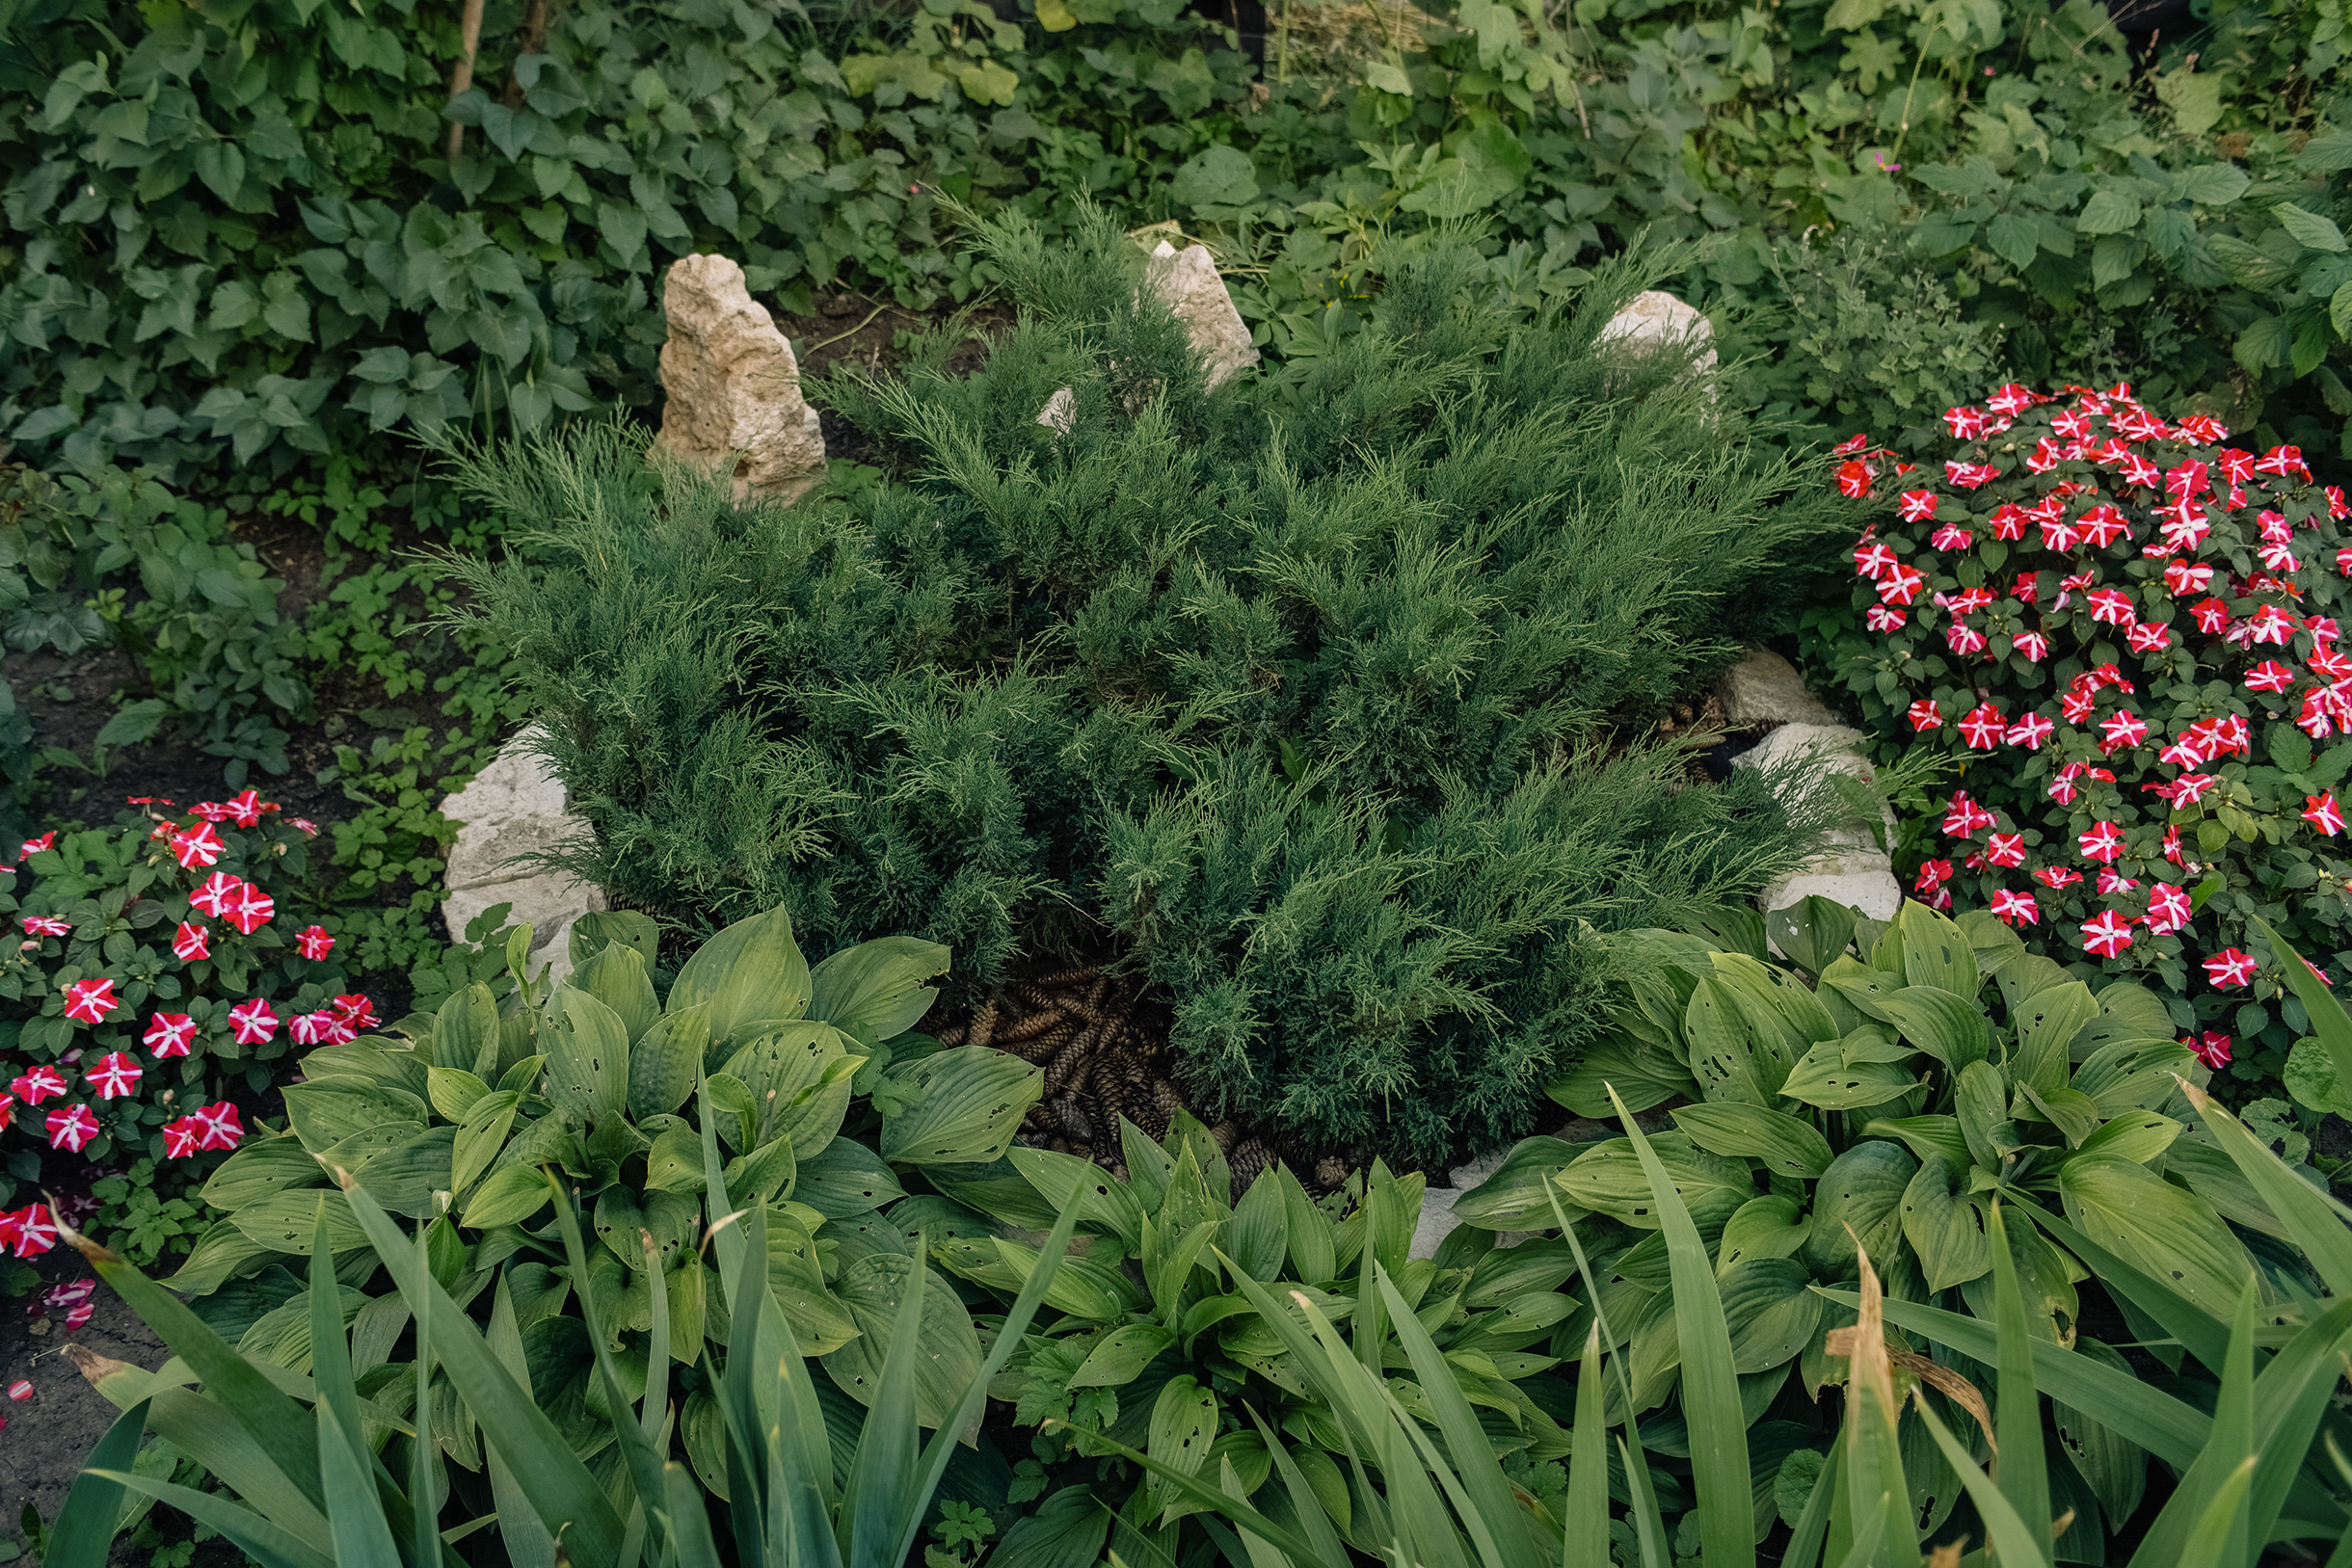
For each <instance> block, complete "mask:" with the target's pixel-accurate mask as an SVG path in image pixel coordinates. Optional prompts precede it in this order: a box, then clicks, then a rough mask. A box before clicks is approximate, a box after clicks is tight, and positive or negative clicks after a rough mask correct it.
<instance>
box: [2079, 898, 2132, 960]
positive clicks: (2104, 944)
mask: <svg viewBox="0 0 2352 1568" xmlns="http://www.w3.org/2000/svg"><path fill="white" fill-rule="evenodd" d="M2082 944H2083V946H2084V947H2086V948H2087V949H2089V950H2090V951H2091V952H2094V953H2096V954H2098V956H2099V957H2101V958H2114V957H2116V956H2117V955H2119V954H2120V953H2122V952H2123V950H2124V949H2125V948H2126V947H2128V946H2130V945H2131V922H2130V921H2129V920H2126V919H2125V918H2124V917H2122V916H2120V915H2118V914H2116V913H2115V911H2113V910H2111V909H2102V910H2100V911H2099V912H2098V915H2097V916H2096V917H2093V918H2092V919H2091V920H2090V921H2089V923H2087V924H2086V925H2084V926H2083V928H2082Z"/></svg>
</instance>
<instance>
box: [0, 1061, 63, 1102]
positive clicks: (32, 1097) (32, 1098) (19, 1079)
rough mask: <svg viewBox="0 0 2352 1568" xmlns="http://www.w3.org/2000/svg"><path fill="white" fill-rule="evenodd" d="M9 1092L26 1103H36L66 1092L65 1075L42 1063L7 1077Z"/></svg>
mask: <svg viewBox="0 0 2352 1568" xmlns="http://www.w3.org/2000/svg"><path fill="white" fill-rule="evenodd" d="M8 1086H9V1092H10V1093H11V1094H13V1095H14V1096H15V1097H16V1098H17V1099H18V1100H21V1101H23V1102H24V1103H26V1104H28V1105H38V1104H40V1103H41V1102H42V1101H44V1100H51V1099H54V1098H56V1097H57V1096H59V1095H62V1094H64V1093H65V1092H66V1075H65V1074H63V1073H60V1072H59V1071H58V1070H57V1069H56V1068H54V1067H51V1066H49V1065H48V1064H47V1063H45V1062H44V1063H42V1064H41V1065H40V1066H39V1067H34V1068H28V1069H27V1070H25V1071H24V1072H22V1073H19V1074H17V1075H16V1076H14V1077H13V1078H11V1079H9V1084H8Z"/></svg>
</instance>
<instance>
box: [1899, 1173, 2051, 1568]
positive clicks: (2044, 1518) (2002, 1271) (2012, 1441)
mask: <svg viewBox="0 0 2352 1568" xmlns="http://www.w3.org/2000/svg"><path fill="white" fill-rule="evenodd" d="M1991 1231H1992V1301H1993V1309H1992V1312H1993V1326H1994V1328H1995V1330H1996V1331H1997V1333H1998V1334H1999V1337H2000V1351H2001V1353H2000V1364H1999V1365H2000V1387H1999V1397H2000V1408H1999V1411H1998V1412H1997V1419H1996V1424H1997V1428H1998V1432H1999V1438H2000V1446H2001V1458H2000V1483H2001V1495H2002V1497H2003V1498H2004V1499H2005V1500H2006V1501H2007V1502H2008V1504H2009V1506H2010V1507H2012V1508H2013V1509H2015V1510H2016V1513H2017V1517H2018V1518H2019V1519H2022V1520H2023V1521H2024V1522H2025V1531H2026V1536H2027V1539H2028V1540H2029V1541H2030V1542H2031V1544H2032V1547H2033V1550H2034V1551H2035V1552H2036V1553H2038V1554H2040V1555H2041V1556H2042V1557H2043V1558H2045V1559H2046V1558H2047V1557H2048V1556H2049V1555H2050V1550H2051V1536H2050V1475H2049V1466H2048V1464H2047V1462H2046V1461H2045V1459H2044V1458H2043V1454H2042V1391H2041V1390H2040V1389H2039V1388H2038V1387H2037V1386H2036V1385H2035V1383H2034V1355H2033V1335H2032V1334H2031V1332H2030V1331H2028V1330H2027V1328H2026V1326H2025V1293H2024V1291H2023V1290H2021V1289H2018V1260H2017V1255H2016V1254H2015V1253H2013V1252H2011V1251H2010V1250H2009V1230H2008V1226H2007V1224H2006V1223H2005V1222H2004V1220H2003V1219H2002V1217H2001V1206H2000V1205H1999V1204H1997V1203H1996V1204H1994V1205H1993V1206H1992V1214H1991ZM1920 1409H1921V1411H1922V1412H1923V1413H1925V1412H1926V1410H1927V1407H1926V1406H1925V1405H1924V1404H1922V1405H1921V1406H1920ZM1958 1468H1961V1469H1962V1475H1961V1479H1962V1480H1963V1482H1965V1481H1967V1480H1968V1478H1969V1473H1970V1472H1973V1471H1974V1470H1975V1468H1976V1467H1975V1466H1974V1465H1973V1464H1970V1465H1966V1466H1964V1467H1958ZM1970 1495H1971V1496H1973V1495H1974V1489H1973V1488H1971V1489H1970ZM1979 1510H1980V1511H1982V1504H1979ZM2001 1555H2002V1556H2003V1557H2004V1558H2007V1557H2008V1555H2009V1549H2008V1548H2006V1547H2003V1548H2002V1549H2001Z"/></svg>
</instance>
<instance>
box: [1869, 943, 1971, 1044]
mask: <svg viewBox="0 0 2352 1568" xmlns="http://www.w3.org/2000/svg"><path fill="white" fill-rule="evenodd" d="M1909 941H1910V939H1909V938H1908V937H1907V938H1906V943H1907V945H1906V947H1905V949H1904V950H1905V952H1907V953H1908V952H1909V951H1910V947H1909V945H1908V943H1909ZM1973 962H1974V961H1973V959H1972V960H1971V963H1973ZM1879 1007H1880V1011H1881V1013H1882V1014H1883V1015H1884V1017H1885V1019H1886V1020H1887V1021H1888V1022H1889V1023H1893V1024H1894V1025H1895V1027H1896V1028H1898V1029H1900V1030H1902V1031H1903V1038H1904V1039H1906V1040H1908V1041H1910V1042H1911V1044H1912V1045H1914V1046H1917V1047H1918V1048H1919V1049H1920V1050H1924V1051H1926V1052H1927V1053H1928V1054H1929V1055H1931V1056H1933V1057H1935V1058H1936V1059H1937V1060H1938V1061H1939V1062H1941V1063H1943V1065H1944V1066H1946V1067H1948V1068H1950V1069H1952V1070H1953V1071H1954V1072H1959V1071H1960V1070H1961V1069H1962V1068H1964V1067H1966V1066H1967V1065H1968V1064H1969V1063H1971V1062H1981V1061H1983V1060H1984V1059H1985V1057H1986V1055H1987V1054H1988V1053H1990V1052H1991V1050H1992V1031H1991V1028H1990V1027H1989V1026H1988V1025H1987V1023H1986V1022H1985V1015H1984V1012H1983V1011H1982V1009H1980V1008H1979V1007H1978V1006H1977V1005H1976V1003H1975V1002H1974V1001H1973V1000H1972V999H1970V998H1969V997H1961V996H1956V995H1954V994H1953V993H1951V992H1949V991H1942V990H1938V988H1936V987H1934V986H1917V985H1911V986H1905V987H1904V988H1903V989H1902V990H1900V991H1896V992H1893V993H1891V994H1889V995H1887V996H1885V997H1882V998H1880V1002H1879Z"/></svg>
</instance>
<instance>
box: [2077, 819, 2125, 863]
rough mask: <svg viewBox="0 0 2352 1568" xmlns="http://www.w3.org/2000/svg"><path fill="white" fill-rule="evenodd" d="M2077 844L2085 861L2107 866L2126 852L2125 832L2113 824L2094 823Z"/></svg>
mask: <svg viewBox="0 0 2352 1568" xmlns="http://www.w3.org/2000/svg"><path fill="white" fill-rule="evenodd" d="M2077 842H2078V843H2079V844H2080V845H2081V847H2082V858H2083V859H2084V860H2087V861H2097V862H2098V863H2099V864H2101V865H2105V864H2109V863H2110V862H2112V861H2113V860H2114V859H2115V858H2116V857H2117V856H2119V855H2121V854H2122V853H2123V852H2124V830H2123V829H2121V828H2119V827H2117V826H2116V825H2115V824H2114V823H2112V822H2094V823H2092V824H2091V826H2090V827H2089V828H2088V829H2086V830H2085V831H2084V832H2083V833H2082V834H2080V835H2079V836H2078V837H2077Z"/></svg>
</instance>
